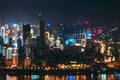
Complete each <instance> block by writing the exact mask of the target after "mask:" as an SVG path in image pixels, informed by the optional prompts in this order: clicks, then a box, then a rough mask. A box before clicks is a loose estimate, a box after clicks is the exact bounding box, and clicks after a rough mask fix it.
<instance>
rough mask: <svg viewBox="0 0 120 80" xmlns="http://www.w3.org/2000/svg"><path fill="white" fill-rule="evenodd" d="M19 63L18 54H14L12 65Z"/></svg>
mask: <svg viewBox="0 0 120 80" xmlns="http://www.w3.org/2000/svg"><path fill="white" fill-rule="evenodd" d="M17 65H18V54H12V66H13V67H16V66H17Z"/></svg>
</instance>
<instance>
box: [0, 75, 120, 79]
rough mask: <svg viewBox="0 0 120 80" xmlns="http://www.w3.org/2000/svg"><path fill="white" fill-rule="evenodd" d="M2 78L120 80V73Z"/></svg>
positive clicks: (12, 77) (8, 77) (7, 77)
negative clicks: (95, 75) (95, 76)
mask: <svg viewBox="0 0 120 80" xmlns="http://www.w3.org/2000/svg"><path fill="white" fill-rule="evenodd" d="M0 80H120V74H99V75H98V76H97V79H95V78H94V75H93V74H90V75H60V76H55V75H45V76H41V75H18V76H10V75H5V76H3V75H2V76H0Z"/></svg>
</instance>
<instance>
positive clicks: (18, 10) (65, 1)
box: [0, 0, 120, 24]
mask: <svg viewBox="0 0 120 80" xmlns="http://www.w3.org/2000/svg"><path fill="white" fill-rule="evenodd" d="M39 13H42V14H43V16H44V19H45V21H46V23H50V24H59V23H63V24H69V23H70V24H71V23H74V22H78V21H80V22H82V21H84V20H88V21H89V23H92V24H117V23H120V2H119V0H118V1H117V0H0V19H1V21H2V23H8V22H25V23H30V24H37V22H38V14H39Z"/></svg>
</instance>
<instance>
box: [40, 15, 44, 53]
mask: <svg viewBox="0 0 120 80" xmlns="http://www.w3.org/2000/svg"><path fill="white" fill-rule="evenodd" d="M39 30H40V50H41V51H42V52H43V53H44V49H45V47H46V42H45V22H44V20H43V17H42V15H41V14H40V15H39Z"/></svg>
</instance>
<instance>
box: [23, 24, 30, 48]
mask: <svg viewBox="0 0 120 80" xmlns="http://www.w3.org/2000/svg"><path fill="white" fill-rule="evenodd" d="M26 39H30V24H26V25H23V43H24V46H25V44H26V43H25V40H26Z"/></svg>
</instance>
